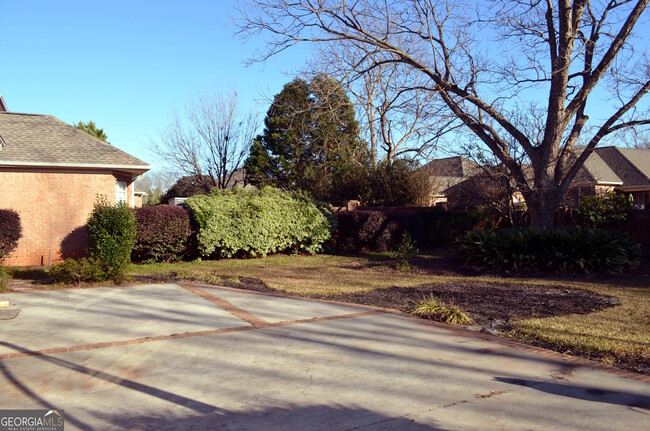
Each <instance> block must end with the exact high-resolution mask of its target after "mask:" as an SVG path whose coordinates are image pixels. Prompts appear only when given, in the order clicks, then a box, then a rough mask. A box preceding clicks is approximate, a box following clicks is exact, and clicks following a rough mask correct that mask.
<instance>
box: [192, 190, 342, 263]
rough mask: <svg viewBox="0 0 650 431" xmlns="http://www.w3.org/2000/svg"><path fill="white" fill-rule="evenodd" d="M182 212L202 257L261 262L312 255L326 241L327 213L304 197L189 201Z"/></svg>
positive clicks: (228, 195) (263, 193) (261, 193)
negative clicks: (194, 233) (186, 212)
mask: <svg viewBox="0 0 650 431" xmlns="http://www.w3.org/2000/svg"><path fill="white" fill-rule="evenodd" d="M186 203H187V206H188V207H189V208H190V212H191V215H192V217H193V218H194V221H195V223H196V225H197V226H198V234H197V240H198V248H199V252H200V254H201V255H202V256H216V257H233V256H242V257H249V256H260V255H261V256H265V255H267V254H270V253H278V252H293V253H298V252H307V253H316V252H319V251H321V250H322V247H323V244H324V243H325V242H326V241H327V240H329V239H330V236H331V226H330V224H329V222H328V216H329V215H325V214H324V213H323V211H325V212H329V213H331V210H329V209H326V207H325V206H322V205H321V206H320V207H319V205H317V203H316V202H315V201H314V200H313V199H311V198H310V197H309V196H308V195H306V194H304V193H300V192H284V191H280V190H277V189H273V188H270V187H264V188H262V189H260V190H250V191H249V190H242V189H234V190H227V191H218V192H215V193H214V194H212V195H203V196H193V197H191V198H190V199H188V200H187V202H186Z"/></svg>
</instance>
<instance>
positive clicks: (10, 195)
mask: <svg viewBox="0 0 650 431" xmlns="http://www.w3.org/2000/svg"><path fill="white" fill-rule="evenodd" d="M117 179H120V180H128V181H129V183H130V184H129V190H128V191H127V196H128V198H129V201H131V188H132V187H133V184H132V183H131V182H130V178H129V179H126V178H117ZM115 182H116V177H115V176H114V175H113V174H111V173H86V172H42V171H40V172H39V171H37V170H22V171H17V170H11V171H10V170H8V169H2V170H0V208H11V209H14V210H16V211H18V213H19V214H20V221H21V224H22V229H23V236H22V238H21V239H20V241H19V242H18V247H17V248H16V250H14V252H13V253H11V254H10V255H9V256H7V258H6V259H5V261H4V264H5V265H13V266H35V265H47V264H48V261H49V253H50V251H51V252H52V263H56V262H60V261H61V260H62V259H63V258H66V257H80V256H83V255H84V254H85V251H86V248H87V246H88V236H87V232H86V229H85V225H86V221H87V220H88V216H89V215H90V212H91V211H92V208H93V203H94V202H95V199H96V195H97V194H104V195H106V196H107V197H108V199H109V202H111V203H115ZM129 204H132V203H131V202H129Z"/></svg>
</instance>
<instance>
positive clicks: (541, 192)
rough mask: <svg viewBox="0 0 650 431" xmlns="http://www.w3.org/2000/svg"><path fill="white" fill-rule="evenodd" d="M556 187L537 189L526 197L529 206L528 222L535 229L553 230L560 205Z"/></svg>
mask: <svg viewBox="0 0 650 431" xmlns="http://www.w3.org/2000/svg"><path fill="white" fill-rule="evenodd" d="M558 195H559V191H558V190H557V188H556V187H549V188H544V189H537V190H534V191H532V192H530V193H528V196H524V198H525V199H526V205H527V206H528V221H529V223H530V227H532V228H533V229H546V230H553V220H554V218H555V210H556V208H557V207H558V205H559V203H560V199H561V197H558Z"/></svg>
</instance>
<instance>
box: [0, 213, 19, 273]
mask: <svg viewBox="0 0 650 431" xmlns="http://www.w3.org/2000/svg"><path fill="white" fill-rule="evenodd" d="M22 236H23V230H22V226H21V224H20V216H19V215H18V213H17V212H16V211H14V210H10V209H0V262H2V260H3V259H4V258H5V256H7V255H8V254H9V253H11V252H12V251H14V250H15V249H16V247H17V246H18V240H19V239H20V238H21V237H22Z"/></svg>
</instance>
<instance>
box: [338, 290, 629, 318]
mask: <svg viewBox="0 0 650 431" xmlns="http://www.w3.org/2000/svg"><path fill="white" fill-rule="evenodd" d="M430 294H432V295H433V296H434V297H436V298H437V299H439V300H441V301H443V302H445V303H447V304H454V305H457V306H459V307H460V308H462V309H463V310H464V311H466V312H467V313H468V314H470V315H471V316H472V318H474V319H475V320H476V321H478V322H488V321H492V320H503V321H506V322H507V321H509V320H512V319H525V318H531V317H551V316H561V315H564V314H587V313H591V312H594V311H598V310H602V309H604V308H607V307H612V306H614V305H615V303H616V302H617V300H616V299H615V298H612V297H609V296H603V295H598V294H595V293H592V292H588V291H585V290H578V289H565V288H561V287H556V288H553V287H548V286H529V285H525V286H523V285H512V284H507V285H506V284H495V283H476V282H473V283H445V284H426V285H422V286H417V287H408V288H405V287H390V288H387V289H376V290H373V291H370V292H361V293H354V294H344V295H335V296H330V297H328V299H333V300H337V301H345V302H352V303H355V304H365V305H374V306H379V307H387V308H397V309H399V310H402V311H407V312H408V311H410V310H411V309H412V308H413V305H414V304H415V303H416V302H417V301H419V300H420V299H422V298H424V297H426V296H429V295H430Z"/></svg>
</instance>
